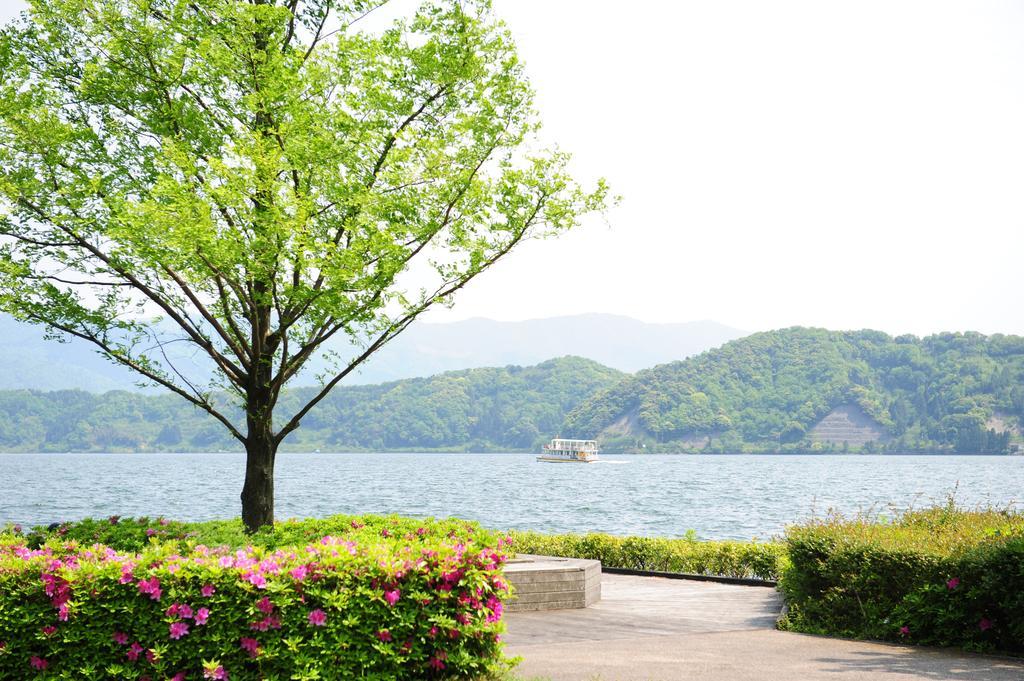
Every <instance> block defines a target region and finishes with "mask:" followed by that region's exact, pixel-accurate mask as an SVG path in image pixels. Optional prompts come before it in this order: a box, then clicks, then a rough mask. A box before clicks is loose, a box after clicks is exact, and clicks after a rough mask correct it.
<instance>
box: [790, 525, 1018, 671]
mask: <svg viewBox="0 0 1024 681" xmlns="http://www.w3.org/2000/svg"><path fill="white" fill-rule="evenodd" d="M786 547H787V552H788V556H789V561H788V566H787V567H786V569H785V570H784V572H783V576H782V579H781V580H780V588H781V589H782V591H783V593H784V594H785V596H786V601H787V603H788V604H789V612H788V615H787V617H786V619H785V620H784V621H783V623H782V624H783V626H784V627H786V628H789V629H792V630H796V631H803V632H809V633H817V634H829V635H837V636H850V637H856V638H872V639H881V640H890V641H905V642H913V643H920V644H927V645H942V646H958V647H962V648H965V649H968V650H978V651H989V650H1001V651H1005V652H1016V653H1020V652H1024V517H1022V516H1020V515H1017V514H1013V513H1003V512H995V511H986V512H965V511H959V510H957V509H955V508H952V507H944V508H935V509H929V510H925V511H918V512H914V513H909V514H907V515H905V516H903V517H901V518H899V519H897V520H896V521H895V522H892V523H881V522H875V521H871V520H867V519H858V520H846V519H843V518H832V519H829V520H827V521H824V522H814V523H810V524H807V525H803V526H798V527H793V528H790V530H789V531H788V532H787V534H786Z"/></svg>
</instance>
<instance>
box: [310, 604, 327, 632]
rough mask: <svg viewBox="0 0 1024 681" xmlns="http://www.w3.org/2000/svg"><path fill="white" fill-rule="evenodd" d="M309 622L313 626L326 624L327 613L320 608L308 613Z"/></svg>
mask: <svg viewBox="0 0 1024 681" xmlns="http://www.w3.org/2000/svg"><path fill="white" fill-rule="evenodd" d="M309 623H310V624H312V625H313V626H314V627H322V626H324V625H325V624H327V613H325V612H324V611H323V610H321V609H320V608H317V609H316V610H314V611H312V612H311V613H309Z"/></svg>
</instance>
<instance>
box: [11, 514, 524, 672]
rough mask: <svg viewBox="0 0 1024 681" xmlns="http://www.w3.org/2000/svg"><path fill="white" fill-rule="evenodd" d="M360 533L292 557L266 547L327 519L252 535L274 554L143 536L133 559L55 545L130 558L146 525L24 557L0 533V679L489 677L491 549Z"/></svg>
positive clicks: (370, 523)
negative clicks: (119, 546)
mask: <svg viewBox="0 0 1024 681" xmlns="http://www.w3.org/2000/svg"><path fill="white" fill-rule="evenodd" d="M366 520H367V522H365V523H363V521H362V520H359V519H354V518H353V519H347V526H348V527H347V529H348V532H347V533H346V534H347V536H342V535H339V536H332V535H326V536H322V537H320V538H318V539H317V540H316V541H312V542H310V541H303V542H302V543H295V544H290V545H289V544H281V543H279V542H281V541H284V540H285V539H287V538H291V537H293V536H295V534H296V533H297V534H300V535H303V536H304V534H305V530H299V529H296V528H297V527H312V528H321V527H324V526H328V525H332V524H338V525H340V523H341V521H340V520H339V519H328V520H326V521H316V522H307V523H305V524H303V523H295V524H294V525H293V526H290V525H289V524H288V523H285V524H284V525H283V526H282V527H280V528H275V529H274V530H273V531H268V532H266V533H265V536H264V537H263V540H264V543H266V544H268V545H272V546H259V545H249V546H245V547H244V548H237V547H235V546H229V545H224V546H220V547H217V548H207V547H206V546H205V545H202V544H197V543H195V540H196V537H188V538H187V540H186V541H176V540H169V541H165V542H160V541H158V537H155V536H154V537H146V532H145V531H144V530H143V532H142V533H141V534H142V536H143V537H146V538H147V540H151V542H150V543H149V544H148V545H147V546H145V547H144V548H143V549H142V550H141V551H137V552H136V551H133V550H127V551H126V550H123V549H114V548H112V547H109V546H104V545H100V544H94V545H86V544H83V543H79V542H78V541H73V540H66V537H68V536H71V535H75V534H76V533H90V534H91V533H93V532H96V531H102V532H107V533H108V536H109V537H110V538H112V539H115V540H117V542H120V543H122V544H126V545H133V544H135V543H137V542H138V541H139V536H138V534H139V533H138V527H143V528H147V527H150V524H149V523H137V522H135V521H123V520H118V521H117V522H116V523H111V522H110V521H102V522H96V521H89V522H87V523H80V524H75V525H69V526H67V527H66V528H65V530H64V533H63V534H64V537H63V538H61V540H58V539H52V538H51V539H49V540H48V541H46V542H45V543H44V544H42V545H41V546H39V547H38V548H29V546H28V544H27V542H26V541H25V539H24V538H22V537H19V536H17V535H15V534H12V533H6V534H3V535H0V678H4V679H30V678H37V679H54V678H67V679H109V678H118V679H154V680H155V679H174V680H175V681H177V680H180V679H184V678H188V679H200V678H207V679H216V678H230V679H232V680H238V679H348V678H354V677H363V678H374V679H427V678H474V677H480V676H485V675H489V674H491V673H496V672H499V671H501V670H503V669H504V667H505V663H504V661H503V659H502V656H501V644H500V637H499V634H500V633H501V631H502V629H503V622H502V621H501V614H502V601H503V599H504V598H505V597H506V596H507V595H508V587H507V586H506V585H505V583H504V581H503V579H502V576H501V572H500V570H501V565H502V563H503V561H504V555H503V554H502V553H501V552H500V548H495V546H494V544H495V542H494V541H493V540H494V537H493V535H491V534H490V533H476V532H475V531H474V529H473V526H471V525H466V524H465V523H459V522H457V521H440V522H425V521H411V520H402V519H395V518H384V519H380V518H369V519H366ZM103 523H106V525H107V527H108V528H110V527H112V528H116V529H115V530H108V529H107V528H104V527H103ZM156 526H157V527H162V528H165V529H166V530H167V531H168V532H178V531H179V530H186V531H185V534H189V533H190V532H195V531H196V530H195V529H194V526H192V529H187V528H188V527H189V526H186V525H182V524H173V523H167V524H161V523H160V522H159V521H157V523H156ZM233 528H234V524H232V523H227V524H219V523H217V524H211V525H207V526H206V529H207V530H208V531H209V533H208V536H222V537H231V536H234V529H233ZM396 528H397V529H398V530H399V532H398V533H397V534H396V533H395V532H394V530H395V529H396ZM405 530H409V531H408V532H405ZM417 530H419V531H417ZM385 533H386V534H387V535H389V536H382V534H385ZM58 534H59V531H58ZM202 534H203V532H202V531H199V535H202ZM449 535H450V536H449ZM460 535H461V536H460ZM35 537H36V538H38V535H35ZM353 537H357V538H360V539H354V538H353ZM112 543H116V542H112Z"/></svg>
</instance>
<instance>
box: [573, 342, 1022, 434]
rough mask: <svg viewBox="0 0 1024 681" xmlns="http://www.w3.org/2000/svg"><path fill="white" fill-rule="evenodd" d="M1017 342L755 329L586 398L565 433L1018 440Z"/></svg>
mask: <svg viewBox="0 0 1024 681" xmlns="http://www.w3.org/2000/svg"><path fill="white" fill-rule="evenodd" d="M1022 416H1024V338H1021V337H1018V336H1002V335H995V336H988V337H986V336H983V335H981V334H976V333H966V334H940V335H935V336H930V337H927V338H923V339H922V338H917V337H915V336H900V337H897V338H893V337H891V336H888V335H886V334H884V333H881V332H876V331H855V332H835V331H826V330H823V329H808V328H791V329H783V330H779V331H770V332H766V333H757V334H754V335H751V336H747V337H745V338H742V339H739V340H735V341H732V342H729V343H726V344H725V345H723V346H722V347H721V348H718V349H716V350H710V351H708V352H705V353H703V354H700V355H698V356H696V357H693V358H690V359H688V360H685V361H679V362H673V363H670V364H664V365H660V366H657V367H654V368H652V369H648V370H645V371H641V372H639V373H637V374H635V375H633V376H630V377H627V378H625V379H624V380H623V381H621V382H620V383H618V384H616V385H615V386H613V387H611V388H609V389H608V390H606V391H604V392H603V393H600V394H597V395H595V396H594V397H592V398H591V399H589V400H587V401H585V402H584V403H583V404H582V405H580V406H579V407H578V408H577V409H575V410H574V411H573V412H572V413H571V414H570V415H569V417H568V419H567V423H566V428H564V429H563V433H564V435H566V436H574V435H575V436H588V437H593V436H594V435H598V434H600V435H601V439H602V440H603V441H604V448H605V451H621V450H626V451H629V450H636V449H643V450H645V451H693V450H701V451H711V452H714V451H724V452H740V451H821V450H824V451H835V450H838V451H846V450H861V451H864V450H866V451H960V452H972V453H977V452H1003V451H1007V450H1008V449H1011V448H1012V447H1013V446H1014V441H1016V440H1017V439H1018V437H1019V435H1020V424H1021V417H1022Z"/></svg>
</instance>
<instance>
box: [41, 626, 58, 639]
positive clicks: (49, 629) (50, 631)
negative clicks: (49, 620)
mask: <svg viewBox="0 0 1024 681" xmlns="http://www.w3.org/2000/svg"><path fill="white" fill-rule="evenodd" d="M56 633H57V627H55V626H53V625H52V624H47V625H46V626H45V627H43V635H44V636H53V635H54V634H56Z"/></svg>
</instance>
